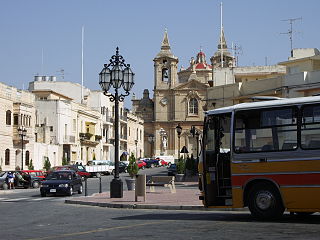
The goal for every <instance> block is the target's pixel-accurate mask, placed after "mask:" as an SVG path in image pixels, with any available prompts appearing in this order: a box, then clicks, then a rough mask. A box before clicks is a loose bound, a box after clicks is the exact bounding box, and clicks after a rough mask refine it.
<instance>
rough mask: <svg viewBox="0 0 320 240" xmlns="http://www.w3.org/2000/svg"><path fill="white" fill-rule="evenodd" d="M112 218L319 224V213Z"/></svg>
mask: <svg viewBox="0 0 320 240" xmlns="http://www.w3.org/2000/svg"><path fill="white" fill-rule="evenodd" d="M113 219H114V220H183V221H230V222H270V223H305V224H319V223H320V215H311V216H304V217H300V216H296V215H294V216H290V215H289V214H284V215H283V217H282V218H281V219H277V220H272V221H271V220H269V221H262V220H257V219H254V218H253V217H251V215H250V213H231V212H214V213H212V212H210V213H178V212H174V213H154V214H142V215H134V216H125V217H118V218H113Z"/></svg>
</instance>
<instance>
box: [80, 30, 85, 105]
mask: <svg viewBox="0 0 320 240" xmlns="http://www.w3.org/2000/svg"><path fill="white" fill-rule="evenodd" d="M83 40H84V26H82V33H81V102H82V101H83Z"/></svg>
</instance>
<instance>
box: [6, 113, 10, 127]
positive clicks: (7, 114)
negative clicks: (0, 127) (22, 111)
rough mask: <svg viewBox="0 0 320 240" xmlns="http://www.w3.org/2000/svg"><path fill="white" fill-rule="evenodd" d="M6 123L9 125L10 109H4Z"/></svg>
mask: <svg viewBox="0 0 320 240" xmlns="http://www.w3.org/2000/svg"><path fill="white" fill-rule="evenodd" d="M6 124H7V125H11V111H10V110H8V111H6Z"/></svg>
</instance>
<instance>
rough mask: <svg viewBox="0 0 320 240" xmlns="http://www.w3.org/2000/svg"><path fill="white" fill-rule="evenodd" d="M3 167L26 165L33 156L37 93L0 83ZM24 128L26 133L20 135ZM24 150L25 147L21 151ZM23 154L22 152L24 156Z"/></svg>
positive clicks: (20, 167)
mask: <svg viewBox="0 0 320 240" xmlns="http://www.w3.org/2000/svg"><path fill="white" fill-rule="evenodd" d="M0 109H1V110H0V119H1V125H0V126H1V127H0V167H1V169H2V170H4V171H6V170H15V169H27V166H28V165H29V163H30V161H31V160H33V165H35V160H34V157H35V156H34V148H35V145H34V124H35V102H34V95H33V94H32V93H29V92H27V91H23V90H19V89H17V88H15V87H12V86H8V85H5V84H3V83H0ZM19 128H24V129H25V130H26V136H25V137H24V138H23V141H22V137H21V136H20V135H19V133H18V129H19ZM22 150H23V151H22ZM22 155H23V156H22Z"/></svg>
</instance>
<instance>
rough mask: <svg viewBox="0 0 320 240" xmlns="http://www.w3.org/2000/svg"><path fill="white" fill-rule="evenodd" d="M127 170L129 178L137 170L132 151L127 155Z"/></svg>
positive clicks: (135, 173) (136, 172)
mask: <svg viewBox="0 0 320 240" xmlns="http://www.w3.org/2000/svg"><path fill="white" fill-rule="evenodd" d="M127 171H128V173H129V175H130V177H131V178H133V177H134V176H135V175H137V174H138V172H139V167H138V164H137V163H136V158H135V157H134V155H133V153H131V156H130V157H129V165H128V167H127Z"/></svg>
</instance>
